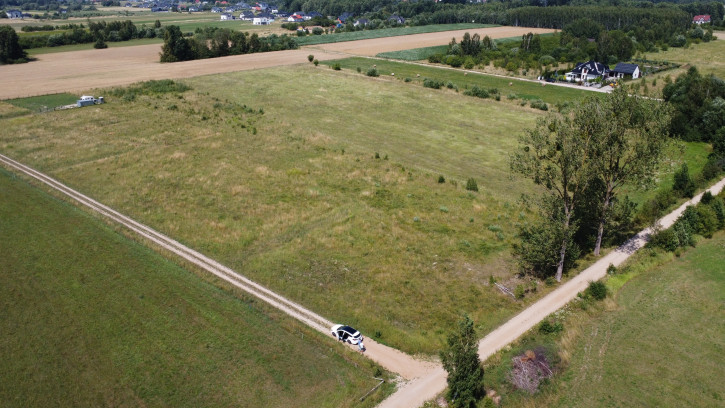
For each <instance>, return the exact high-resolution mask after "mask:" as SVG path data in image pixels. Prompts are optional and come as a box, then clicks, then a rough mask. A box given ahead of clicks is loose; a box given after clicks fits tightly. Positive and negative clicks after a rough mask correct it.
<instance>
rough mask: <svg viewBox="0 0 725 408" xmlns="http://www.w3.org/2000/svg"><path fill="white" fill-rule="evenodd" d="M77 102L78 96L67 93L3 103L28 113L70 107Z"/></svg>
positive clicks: (10, 100) (9, 100) (11, 100)
mask: <svg viewBox="0 0 725 408" xmlns="http://www.w3.org/2000/svg"><path fill="white" fill-rule="evenodd" d="M77 100H78V95H72V94H68V93H60V94H52V95H43V96H33V97H30V98H19V99H8V100H6V101H4V102H5V103H8V104H10V105H13V106H16V107H18V108H22V109H27V110H28V111H30V112H43V111H47V110H48V109H53V108H55V107H58V106H63V105H70V104H73V103H75V102H76V101H77Z"/></svg>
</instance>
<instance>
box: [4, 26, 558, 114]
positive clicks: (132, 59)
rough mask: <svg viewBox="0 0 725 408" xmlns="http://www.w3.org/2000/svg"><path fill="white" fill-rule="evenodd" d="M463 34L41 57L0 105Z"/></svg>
mask: <svg viewBox="0 0 725 408" xmlns="http://www.w3.org/2000/svg"><path fill="white" fill-rule="evenodd" d="M532 30H534V29H530V28H523V27H494V28H485V29H480V30H473V31H475V32H478V33H479V34H480V35H481V36H482V37H483V36H484V35H489V36H491V37H493V38H505V37H511V36H516V35H521V34H523V33H527V32H529V31H532ZM466 31H471V30H461V31H446V32H439V33H427V34H415V35H409V36H401V37H392V38H379V39H373V40H361V41H350V42H346V43H335V44H325V45H316V46H311V47H310V48H303V49H300V50H290V51H278V52H270V53H262V54H248V55H236V56H231V57H225V58H214V59H207V60H197V61H187V62H178V63H174V64H161V63H159V53H160V52H161V45H159V44H151V45H143V46H137V47H119V48H107V49H104V50H86V51H75V52H67V53H53V54H41V55H38V56H37V58H38V60H37V61H33V62H31V63H28V64H19V65H11V66H4V67H3V68H2V75H0V100H2V99H11V98H20V97H27V96H35V95H45V94H50V93H59V92H82V91H84V90H88V89H91V88H102V87H109V86H120V85H128V84H131V83H134V82H139V81H146V80H150V79H165V78H172V79H176V78H189V77H194V76H200V75H207V74H218V73H224V72H234V71H242V70H252V69H259V68H269V67H274V66H282V65H293V64H299V63H303V62H306V61H307V55H309V54H310V53H313V54H315V57H316V58H317V59H318V60H320V61H322V60H329V59H335V58H340V57H341V56H343V55H346V54H354V55H371V56H372V55H376V54H377V53H379V52H384V51H395V50H405V49H410V48H420V47H426V46H430V45H440V44H446V43H448V41H450V39H451V38H452V37H453V36H456V37H462V36H463V34H464V33H465V32H466ZM473 31H471V32H473ZM540 31H542V32H543V31H550V30H540ZM537 32H538V31H537Z"/></svg>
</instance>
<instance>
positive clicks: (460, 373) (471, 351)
mask: <svg viewBox="0 0 725 408" xmlns="http://www.w3.org/2000/svg"><path fill="white" fill-rule="evenodd" d="M441 360H442V361H443V368H445V369H446V371H448V393H449V394H448V396H449V398H450V399H451V400H453V404H454V406H455V407H464V408H468V407H475V406H476V401H477V400H478V399H480V398H482V397H483V396H484V388H483V367H482V366H481V361H480V360H479V358H478V342H477V341H476V333H475V331H474V329H473V320H471V318H470V317H468V316H467V315H465V316H463V319H462V320H460V321H459V322H458V330H457V331H456V332H454V333H452V334H451V335H450V336H448V345H447V347H446V349H445V350H443V351H442V352H441Z"/></svg>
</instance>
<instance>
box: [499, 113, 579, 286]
mask: <svg viewBox="0 0 725 408" xmlns="http://www.w3.org/2000/svg"><path fill="white" fill-rule="evenodd" d="M579 114H584V112H581V111H579V112H577V113H575V117H576V115H579ZM591 139H592V134H590V133H588V132H581V131H580V130H579V129H578V128H577V126H576V124H575V123H574V121H573V120H571V119H570V118H569V117H563V118H561V117H556V116H549V117H547V118H545V119H541V120H539V121H538V123H537V125H536V127H535V128H534V129H531V130H528V131H526V132H525V133H524V135H523V136H521V138H520V143H521V148H520V149H519V150H518V151H517V152H516V153H515V154H514V155H513V156H512V158H511V170H512V171H514V172H515V173H519V174H522V175H524V176H526V177H528V178H531V179H532V180H533V181H534V183H536V184H538V185H541V186H543V187H544V188H545V189H546V192H547V194H549V195H550V196H551V198H553V201H551V200H545V201H547V202H549V203H553V204H551V208H552V211H556V212H561V213H560V215H559V214H557V215H556V216H552V217H551V219H552V220H556V222H558V223H559V226H558V228H557V230H558V231H560V237H561V242H560V243H559V245H558V247H559V250H558V252H559V254H558V261H557V266H556V274H555V277H556V280H557V281H561V277H562V275H563V273H564V265H565V263H566V256H567V250H568V249H569V247H570V243H571V236H572V235H573V230H574V225H573V224H572V217H573V216H574V211H575V209H576V207H577V205H578V204H579V201H580V200H581V198H582V197H581V196H582V194H583V192H584V191H585V189H586V187H587V183H588V181H589V178H590V173H591V171H590V160H591V155H592V140H591Z"/></svg>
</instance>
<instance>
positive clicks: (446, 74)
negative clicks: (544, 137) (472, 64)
mask: <svg viewBox="0 0 725 408" xmlns="http://www.w3.org/2000/svg"><path fill="white" fill-rule="evenodd" d="M321 64H324V65H328V66H332V65H334V64H340V66H341V67H342V69H344V70H353V71H356V70H357V68H360V70H361V72H362V74H365V73H366V72H367V71H368V69H370V68H372V67H373V65H375V66H376V69H377V70H378V73H379V74H380V75H381V76H383V77H388V78H391V77H390V75H391V74H395V77H394V78H395V79H397V80H399V81H405V78H409V79H410V82H411V83H416V84H422V83H423V80H424V79H425V78H430V79H434V80H437V81H442V82H443V83H444V84H447V83H448V82H451V83H452V84H454V85H455V86H457V87H458V90H459V91H461V93H462V92H463V91H464V90H465V89H468V88H471V87H473V86H474V85H476V86H478V87H479V88H485V89H489V88H497V89H498V90H499V92H500V93H501V99H502V100H504V101H505V100H516V102H515V103H519V102H521V101H522V100H527V101H528V100H534V99H541V100H543V101H544V102H546V103H548V104H553V105H556V104H565V103H576V102H577V101H581V100H582V99H584V98H585V97H588V96H598V95H599V96H600V95H601V94H599V93H595V92H587V91H583V90H580V89H576V88H566V87H559V86H542V85H541V83H538V82H529V81H517V80H516V79H515V78H502V77H497V76H491V75H475V74H466V73H464V72H463V71H462V70H459V69H448V68H445V67H438V66H429V65H419V64H410V63H405V62H397V61H386V60H374V59H370V58H361V57H353V58H345V59H341V60H330V61H324V62H321ZM551 108H552V109H553V108H554V106H551ZM553 110H554V111H555V110H556V109H553Z"/></svg>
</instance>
